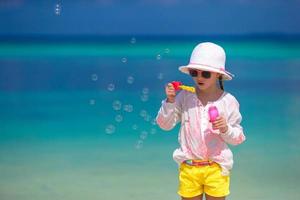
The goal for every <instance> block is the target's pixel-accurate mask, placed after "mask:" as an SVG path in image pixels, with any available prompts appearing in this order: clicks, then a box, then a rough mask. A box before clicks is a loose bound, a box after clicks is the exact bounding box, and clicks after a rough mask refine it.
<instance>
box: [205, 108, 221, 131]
mask: <svg viewBox="0 0 300 200" xmlns="http://www.w3.org/2000/svg"><path fill="white" fill-rule="evenodd" d="M208 114H209V121H210V122H214V121H215V120H216V119H217V118H218V116H219V111H218V109H217V107H216V106H210V107H209V108H208ZM214 130H215V129H214Z"/></svg>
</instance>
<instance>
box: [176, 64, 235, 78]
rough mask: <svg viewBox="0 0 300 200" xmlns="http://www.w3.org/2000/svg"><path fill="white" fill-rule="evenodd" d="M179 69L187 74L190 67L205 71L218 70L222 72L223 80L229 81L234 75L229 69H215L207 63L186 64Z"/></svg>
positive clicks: (217, 71)
mask: <svg viewBox="0 0 300 200" xmlns="http://www.w3.org/2000/svg"><path fill="white" fill-rule="evenodd" d="M178 69H179V71H181V72H182V73H185V74H189V69H198V70H203V71H210V72H216V73H219V74H222V77H223V80H227V81H230V80H232V78H233V77H234V75H233V74H231V73H230V72H228V71H225V70H224V71H223V70H219V69H215V68H212V67H210V66H207V65H199V64H197V65H193V64H189V65H186V66H180V67H179V68H178Z"/></svg>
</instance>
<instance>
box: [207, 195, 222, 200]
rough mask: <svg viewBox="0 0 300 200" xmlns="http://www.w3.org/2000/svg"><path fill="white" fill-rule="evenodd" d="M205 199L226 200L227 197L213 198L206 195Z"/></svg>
mask: <svg viewBox="0 0 300 200" xmlns="http://www.w3.org/2000/svg"><path fill="white" fill-rule="evenodd" d="M205 199H206V200H225V197H212V196H209V195H207V194H205Z"/></svg>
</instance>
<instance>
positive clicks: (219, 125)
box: [212, 115, 228, 133]
mask: <svg viewBox="0 0 300 200" xmlns="http://www.w3.org/2000/svg"><path fill="white" fill-rule="evenodd" d="M212 126H213V129H219V131H220V132H221V133H226V132H227V130H228V126H227V121H226V119H225V117H224V116H222V115H221V116H219V117H217V119H216V120H215V121H214V122H213V123H212Z"/></svg>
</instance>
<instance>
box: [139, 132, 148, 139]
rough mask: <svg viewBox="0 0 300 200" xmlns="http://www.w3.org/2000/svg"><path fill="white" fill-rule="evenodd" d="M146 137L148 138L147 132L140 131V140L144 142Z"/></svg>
mask: <svg viewBox="0 0 300 200" xmlns="http://www.w3.org/2000/svg"><path fill="white" fill-rule="evenodd" d="M147 136H148V132H147V131H142V132H141V135H140V138H141V139H142V140H145V139H146V138H147Z"/></svg>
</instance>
